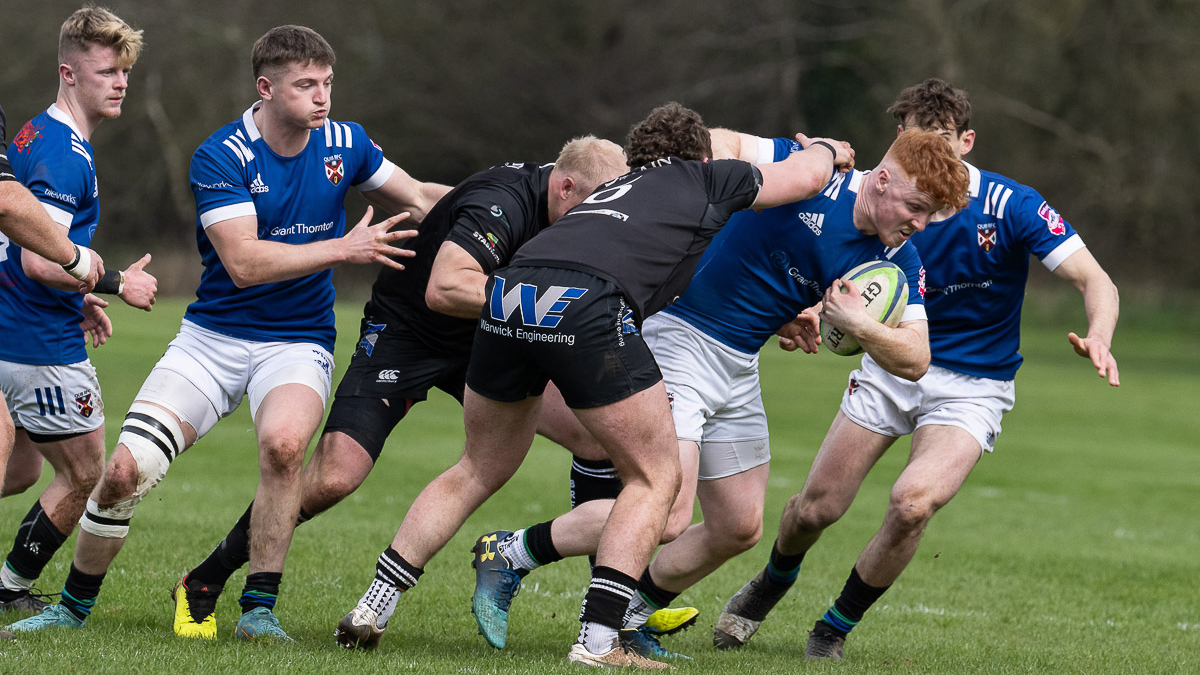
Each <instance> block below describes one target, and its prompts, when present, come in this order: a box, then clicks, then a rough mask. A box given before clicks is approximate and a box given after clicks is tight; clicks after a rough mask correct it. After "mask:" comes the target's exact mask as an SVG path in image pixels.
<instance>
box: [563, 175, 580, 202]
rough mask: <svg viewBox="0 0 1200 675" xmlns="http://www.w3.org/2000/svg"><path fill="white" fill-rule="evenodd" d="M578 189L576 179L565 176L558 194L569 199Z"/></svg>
mask: <svg viewBox="0 0 1200 675" xmlns="http://www.w3.org/2000/svg"><path fill="white" fill-rule="evenodd" d="M578 187H579V185H578V184H577V183H576V182H575V179H574V178H572V177H570V176H564V177H563V180H562V185H560V186H559V188H558V194H559V195H561V196H562V198H563V199H567V198H568V197H570V196H571V194H572V193H573V192H575V190H576V188H578Z"/></svg>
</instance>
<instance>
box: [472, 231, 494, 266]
mask: <svg viewBox="0 0 1200 675" xmlns="http://www.w3.org/2000/svg"><path fill="white" fill-rule="evenodd" d="M471 236H472V237H474V238H475V240H476V241H478V242H479V243H481V244H483V245H484V246H485V247H487V250H488V253H490V254H492V258H493V259H494V260H495V261H496V262H497V263H499V262H500V254H499V253H496V245H497V244H499V243H500V240H499V239H497V238H496V235H494V234H492V233H491V232H488V233H487V234H486V235H483V234H480V233H478V232H476V231H474V230H472V231H471Z"/></svg>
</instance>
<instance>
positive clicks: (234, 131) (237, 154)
mask: <svg viewBox="0 0 1200 675" xmlns="http://www.w3.org/2000/svg"><path fill="white" fill-rule="evenodd" d="M255 140H257V135H256V134H255V133H253V132H252V131H251V130H248V129H246V127H245V126H244V125H243V124H242V120H241V119H236V120H233V121H232V122H229V123H228V124H226V125H224V126H222V127H221V128H219V129H217V130H216V131H214V132H212V133H211V134H209V136H208V138H206V139H204V140H203V141H202V142H201V143H200V145H199V146H198V147H197V148H196V152H195V153H193V154H192V162H193V163H196V162H220V163H230V162H232V163H235V164H239V165H241V166H245V165H246V164H247V163H249V162H250V161H251V160H253V159H254V149H253V147H252V146H253V144H254V141H255Z"/></svg>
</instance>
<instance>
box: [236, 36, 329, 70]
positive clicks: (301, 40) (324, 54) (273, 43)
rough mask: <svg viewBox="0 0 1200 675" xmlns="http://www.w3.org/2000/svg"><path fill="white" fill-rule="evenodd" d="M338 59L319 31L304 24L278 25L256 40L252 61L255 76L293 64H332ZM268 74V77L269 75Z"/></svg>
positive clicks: (251, 53)
mask: <svg viewBox="0 0 1200 675" xmlns="http://www.w3.org/2000/svg"><path fill="white" fill-rule="evenodd" d="M335 61H337V56H336V55H335V54H334V53H333V47H330V46H329V43H328V42H326V41H325V38H323V37H321V35H320V34H319V33H317V31H315V30H313V29H311V28H306V27H304V26H291V25H289V26H277V27H275V28H272V29H271V30H269V31H267V32H266V33H265V34H264V35H263V36H262V37H260V38H258V40H255V42H254V49H253V50H251V52H250V62H251V63H252V64H253V66H254V77H255V79H257V78H258V77H260V76H262V75H263V73H264V71H275V70H277V69H279V68H284V67H287V66H289V65H291V64H294V63H295V64H299V65H302V66H304V65H308V64H310V63H314V64H316V65H319V66H332V65H333V64H334V62H335ZM268 77H269V76H268Z"/></svg>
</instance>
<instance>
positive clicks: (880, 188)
mask: <svg viewBox="0 0 1200 675" xmlns="http://www.w3.org/2000/svg"><path fill="white" fill-rule="evenodd" d="M875 171H877V172H878V173H879V177H878V178H876V179H875V191H876V192H878V193H879V194H883V193H885V192H887V189H888V183H889V182H891V180H892V171H891V169H889V168H887V167H886V166H881V167H879V168H877V169H875Z"/></svg>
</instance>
